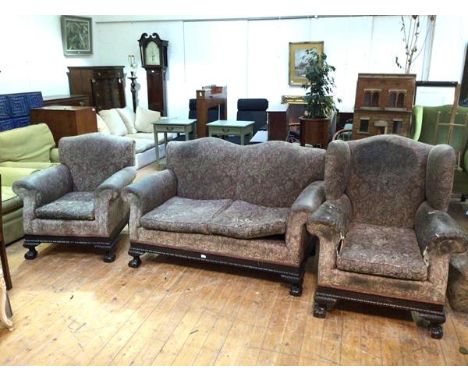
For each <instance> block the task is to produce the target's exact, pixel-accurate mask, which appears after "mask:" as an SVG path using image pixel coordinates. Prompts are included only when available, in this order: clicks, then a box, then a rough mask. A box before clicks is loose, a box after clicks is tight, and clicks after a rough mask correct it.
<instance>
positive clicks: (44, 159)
mask: <svg viewBox="0 0 468 382" xmlns="http://www.w3.org/2000/svg"><path fill="white" fill-rule="evenodd" d="M56 162H58V150H57V149H56V148H55V142H54V138H53V136H52V133H51V132H50V130H49V127H48V126H47V125H46V124H44V123H40V124H37V125H30V126H26V127H20V128H17V129H12V130H7V131H2V132H0V174H1V175H2V185H1V186H2V213H3V215H2V224H3V233H4V235H5V243H6V244H9V243H11V242H13V241H15V240H18V239H20V238H21V237H23V204H22V202H21V199H20V198H19V197H18V196H17V195H16V194H15V193H14V192H13V190H12V188H11V186H12V184H13V182H15V181H16V180H18V179H20V178H22V177H24V176H27V175H29V174H31V173H32V172H34V171H37V170H41V169H43V168H47V167H50V166H53V165H54V164H55V163H56Z"/></svg>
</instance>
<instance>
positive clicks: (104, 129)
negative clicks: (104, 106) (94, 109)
mask: <svg viewBox="0 0 468 382" xmlns="http://www.w3.org/2000/svg"><path fill="white" fill-rule="evenodd" d="M96 121H97V130H98V131H99V132H100V133H104V134H110V133H111V132H110V130H109V126H107V124H106V123H105V122H104V120H103V119H102V117H101V116H100V115H99V114H96Z"/></svg>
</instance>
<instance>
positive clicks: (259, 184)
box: [236, 141, 325, 207]
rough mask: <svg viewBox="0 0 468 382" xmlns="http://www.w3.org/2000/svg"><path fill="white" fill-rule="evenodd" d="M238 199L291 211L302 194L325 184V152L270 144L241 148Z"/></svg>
mask: <svg viewBox="0 0 468 382" xmlns="http://www.w3.org/2000/svg"><path fill="white" fill-rule="evenodd" d="M237 147H238V148H239V150H240V151H241V152H242V154H241V155H239V157H238V168H239V174H238V177H237V179H238V181H237V191H236V199H239V200H243V201H245V202H249V203H253V204H258V205H262V206H266V207H291V205H292V204H293V202H294V201H295V200H296V198H297V197H298V196H299V194H300V193H301V191H302V190H303V189H304V188H306V187H307V186H308V185H309V184H310V183H312V182H314V181H316V180H323V173H324V166H325V163H324V162H325V150H322V149H313V148H306V147H300V146H298V145H292V144H291V143H288V142H281V141H270V142H265V143H262V144H259V145H250V146H237Z"/></svg>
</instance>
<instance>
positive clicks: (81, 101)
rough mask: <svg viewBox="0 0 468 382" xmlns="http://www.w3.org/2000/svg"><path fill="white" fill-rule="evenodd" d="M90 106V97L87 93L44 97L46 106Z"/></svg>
mask: <svg viewBox="0 0 468 382" xmlns="http://www.w3.org/2000/svg"><path fill="white" fill-rule="evenodd" d="M52 105H64V106H89V98H88V96H87V95H85V94H72V95H56V96H47V97H44V106H52Z"/></svg>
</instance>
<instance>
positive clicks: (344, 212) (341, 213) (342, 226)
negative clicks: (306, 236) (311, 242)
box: [307, 194, 352, 242]
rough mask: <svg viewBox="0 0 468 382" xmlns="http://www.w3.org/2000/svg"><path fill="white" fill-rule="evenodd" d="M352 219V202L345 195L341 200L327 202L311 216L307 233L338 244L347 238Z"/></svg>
mask: <svg viewBox="0 0 468 382" xmlns="http://www.w3.org/2000/svg"><path fill="white" fill-rule="evenodd" d="M351 217H352V207H351V202H350V200H349V198H348V196H346V195H345V194H343V195H342V196H341V197H340V198H339V199H335V200H327V201H326V202H325V203H323V204H322V205H321V206H320V207H319V208H318V209H317V210H316V211H315V212H314V213H312V214H311V215H310V216H309V219H308V221H307V231H308V232H309V233H310V234H311V235H315V236H318V237H321V238H324V239H326V240H331V241H335V242H338V241H339V240H341V239H343V238H344V237H345V236H346V233H347V231H348V225H349V223H350V221H351Z"/></svg>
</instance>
